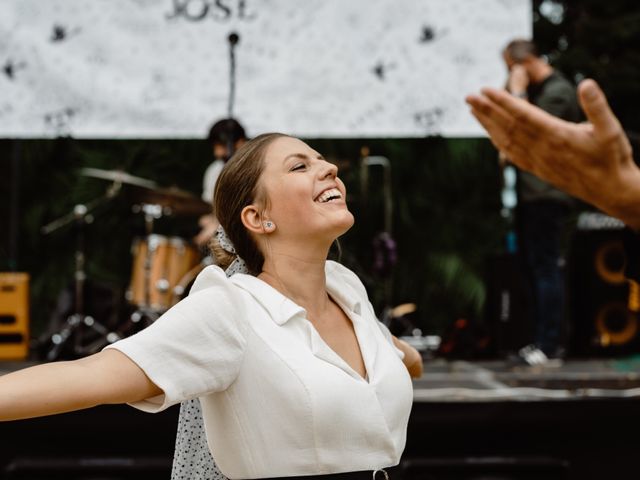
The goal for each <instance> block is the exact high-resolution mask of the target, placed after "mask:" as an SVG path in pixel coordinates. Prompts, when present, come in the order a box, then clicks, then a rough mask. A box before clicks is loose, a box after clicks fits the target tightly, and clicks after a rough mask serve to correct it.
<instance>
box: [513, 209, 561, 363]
mask: <svg viewBox="0 0 640 480" xmlns="http://www.w3.org/2000/svg"><path fill="white" fill-rule="evenodd" d="M568 210H569V209H568V207H567V206H566V205H565V204H563V203H560V202H553V201H538V202H527V203H522V204H520V205H519V206H518V220H517V222H518V239H519V246H520V252H521V253H522V259H523V261H524V264H525V269H526V271H527V276H528V277H529V279H530V284H531V287H532V293H533V295H532V298H533V300H534V305H533V309H534V311H533V320H534V343H535V344H536V346H537V347H538V348H540V349H541V350H542V351H543V352H544V353H545V354H547V355H555V354H556V353H557V352H558V349H559V348H560V347H561V341H562V330H563V328H562V327H563V318H564V302H565V293H564V290H565V288H564V287H565V281H564V271H563V268H562V265H561V257H562V253H561V242H562V233H563V230H564V227H565V223H566V220H567V214H568Z"/></svg>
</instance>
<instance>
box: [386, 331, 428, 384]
mask: <svg viewBox="0 0 640 480" xmlns="http://www.w3.org/2000/svg"><path fill="white" fill-rule="evenodd" d="M391 338H392V339H393V344H394V345H395V346H396V348H397V349H399V350H401V351H402V353H404V358H403V359H402V363H404V366H405V367H407V370H408V371H409V375H411V378H420V377H421V376H422V355H420V352H418V350H416V349H415V348H413V347H412V346H411V345H409V344H408V343H407V342H405V341H404V340H400V339H398V338H396V337H395V336H393V335H392V336H391Z"/></svg>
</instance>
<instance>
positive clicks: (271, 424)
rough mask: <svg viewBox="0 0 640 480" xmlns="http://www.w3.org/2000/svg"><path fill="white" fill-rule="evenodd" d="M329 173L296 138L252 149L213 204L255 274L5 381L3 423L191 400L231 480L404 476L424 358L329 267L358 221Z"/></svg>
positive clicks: (218, 282)
mask: <svg viewBox="0 0 640 480" xmlns="http://www.w3.org/2000/svg"><path fill="white" fill-rule="evenodd" d="M337 174H338V172H337V168H336V167H335V165H332V164H330V163H328V162H326V161H325V160H324V159H323V158H322V156H321V155H319V154H318V152H316V151H315V150H313V149H311V148H310V147H309V146H308V145H306V144H305V143H303V142H301V141H300V140H298V139H295V138H292V137H289V136H286V135H282V134H266V135H261V136H259V137H256V138H255V139H254V140H252V141H250V142H248V143H247V144H246V145H245V146H243V147H242V148H240V149H239V150H238V152H237V153H236V154H235V155H234V157H233V158H232V159H231V160H230V161H229V162H228V163H227V165H226V166H225V169H224V170H223V172H222V174H221V175H220V177H219V180H218V183H217V187H216V193H215V205H216V208H217V211H216V213H217V216H218V218H219V220H220V223H221V225H222V227H223V228H224V230H226V231H227V236H228V239H229V240H230V242H231V243H233V245H235V247H234V248H233V249H231V248H230V247H229V246H228V245H227V246H226V248H227V249H228V250H235V252H236V253H237V255H238V256H239V257H242V258H243V259H244V260H245V262H246V263H247V266H248V270H249V273H250V274H243V273H236V274H235V275H232V276H230V277H229V278H227V276H226V275H225V272H224V271H223V270H222V269H221V268H220V267H219V266H210V267H207V268H206V269H204V270H203V272H202V273H201V274H200V275H199V276H198V278H197V280H196V282H195V284H194V286H193V288H192V291H191V293H190V295H189V296H188V297H187V298H186V299H185V300H183V301H182V302H180V303H178V304H177V305H176V306H174V307H173V308H172V309H170V310H169V311H168V312H167V313H165V314H164V315H163V316H162V317H161V318H160V319H158V320H157V321H156V322H155V323H154V324H153V325H151V326H150V327H148V328H147V329H145V330H143V331H142V332H140V333H138V334H136V335H134V336H132V337H129V338H127V339H124V340H121V341H119V342H117V343H115V344H113V345H111V346H109V347H107V349H105V350H104V351H103V352H101V353H98V354H96V355H93V356H91V357H88V358H86V359H83V360H80V361H76V362H66V363H58V364H50V365H41V366H38V367H33V368H31V369H26V370H23V371H21V372H16V373H14V374H10V375H7V376H5V377H2V378H0V391H2V393H3V395H2V396H0V418H1V419H15V418H25V417H30V416H37V415H45V414H50V413H56V412H61V411H69V410H74V409H80V408H86V407H89V406H92V405H96V404H101V403H122V402H127V403H130V404H131V405H132V406H134V407H136V408H139V409H141V410H144V411H149V412H157V411H161V410H164V409H165V408H167V407H169V406H170V405H172V404H175V403H178V402H181V401H183V400H186V399H191V398H199V400H200V404H201V406H202V414H203V423H204V429H205V432H206V437H207V441H208V446H209V450H210V451H211V453H212V454H213V456H214V457H215V459H216V461H217V462H218V464H219V466H220V469H221V471H222V472H223V473H224V474H225V475H226V476H228V477H230V478H246V479H248V478H273V477H293V476H306V477H307V478H311V479H313V478H316V477H318V478H327V479H333V478H337V475H335V474H341V475H340V477H339V478H341V479H347V480H348V479H360V478H367V479H368V478H371V476H372V473H373V474H374V478H375V472H376V471H378V470H380V469H387V468H389V467H392V466H395V465H397V464H398V462H399V461H400V456H401V454H402V451H403V449H404V445H405V439H406V430H407V422H408V418H409V412H410V410H411V405H412V401H413V396H412V385H411V380H410V375H414V376H419V375H420V373H421V369H422V363H421V358H420V355H419V354H418V352H417V351H415V350H414V349H412V348H411V347H410V346H408V345H407V344H405V343H403V342H400V341H398V340H397V339H395V338H393V337H392V336H391V334H390V333H389V331H388V330H387V329H386V327H384V325H382V324H381V323H380V322H378V320H377V319H376V316H375V313H374V311H373V309H372V307H371V304H370V303H369V301H368V298H367V294H366V291H365V289H364V286H363V285H362V283H361V282H360V280H359V279H358V278H357V277H356V275H355V274H353V273H352V272H351V271H349V270H348V269H346V268H345V267H343V266H342V265H340V264H338V263H335V262H331V261H327V260H326V258H327V254H328V251H329V247H330V246H331V243H332V242H333V241H334V240H335V239H336V238H337V237H338V236H340V235H341V234H343V233H344V232H346V231H347V230H348V229H349V228H350V227H351V226H352V225H353V221H354V219H353V215H352V214H351V213H350V212H349V210H348V208H347V205H346V203H345V201H344V199H345V196H346V192H345V187H344V184H343V183H342V182H341V181H340V179H339V178H338V176H337ZM222 238H226V237H224V236H222V235H221V236H220V239H222ZM44 398H46V399H47V400H46V401H45V400H43V399H44ZM392 477H393V475H392Z"/></svg>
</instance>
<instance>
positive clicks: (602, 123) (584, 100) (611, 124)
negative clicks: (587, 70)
mask: <svg viewBox="0 0 640 480" xmlns="http://www.w3.org/2000/svg"><path fill="white" fill-rule="evenodd" d="M578 98H579V100H580V105H581V106H582V109H583V110H584V113H585V114H586V115H587V118H588V119H589V121H590V122H591V124H592V125H593V127H594V134H595V135H596V136H606V137H610V136H612V135H617V134H619V133H620V131H621V130H622V127H621V126H620V122H618V119H617V118H616V116H615V115H614V114H613V112H612V111H611V107H609V103H608V102H607V97H605V95H604V93H603V92H602V90H601V89H600V87H599V86H598V84H597V83H596V82H595V81H593V80H591V79H587V80H583V81H582V82H581V83H580V85H578Z"/></svg>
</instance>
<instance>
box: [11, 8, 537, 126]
mask: <svg viewBox="0 0 640 480" xmlns="http://www.w3.org/2000/svg"><path fill="white" fill-rule="evenodd" d="M531 24H532V19H531V3H530V0H304V1H302V0H90V1H87V0H46V1H43V0H2V1H1V2H0V64H2V69H1V70H0V137H4V138H48V137H55V136H59V135H71V136H73V137H77V138H201V137H203V135H204V134H205V132H206V130H207V128H208V126H209V125H211V123H212V122H213V121H214V120H216V119H219V118H222V117H225V116H227V113H228V99H229V90H230V82H229V77H230V75H229V71H230V60H229V58H230V53H229V50H230V47H229V40H228V39H229V35H230V34H231V33H234V32H235V33H237V34H238V36H239V42H238V44H237V46H236V48H235V57H236V82H235V93H236V95H235V104H234V108H233V114H234V116H235V117H237V118H239V119H240V120H241V121H242V122H243V123H244V124H245V125H246V126H247V127H248V131H249V133H250V134H251V135H255V134H258V133H261V132H265V131H283V132H287V133H291V134H293V135H297V136H301V137H307V138H309V137H336V138H342V137H422V136H426V135H443V136H449V137H475V136H482V135H483V133H482V130H481V128H480V127H479V125H478V124H477V123H476V121H475V120H474V119H473V117H472V116H471V115H470V114H469V112H468V109H467V107H466V106H465V103H464V95H465V94H467V93H471V92H474V91H477V90H478V88H479V87H480V86H483V85H496V86H499V85H502V84H503V83H504V81H505V78H506V71H505V68H504V66H503V65H502V62H501V57H500V51H501V49H502V48H503V47H504V45H505V44H506V43H507V42H508V41H509V40H510V39H512V38H515V37H530V36H531Z"/></svg>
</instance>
